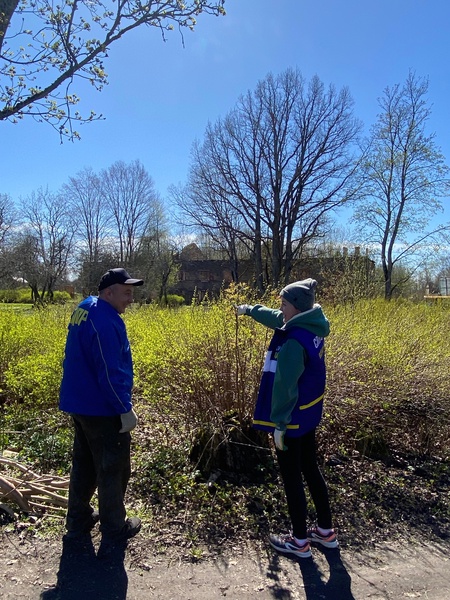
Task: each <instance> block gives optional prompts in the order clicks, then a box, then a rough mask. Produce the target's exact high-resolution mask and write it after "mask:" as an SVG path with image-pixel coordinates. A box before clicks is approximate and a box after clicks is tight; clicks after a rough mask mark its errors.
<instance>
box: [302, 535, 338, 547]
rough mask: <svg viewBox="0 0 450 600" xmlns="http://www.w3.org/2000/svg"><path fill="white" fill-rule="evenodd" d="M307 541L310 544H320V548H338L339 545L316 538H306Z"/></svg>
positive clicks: (336, 542)
mask: <svg viewBox="0 0 450 600" xmlns="http://www.w3.org/2000/svg"><path fill="white" fill-rule="evenodd" d="M308 540H309V541H310V542H313V543H316V544H320V545H321V546H324V547H325V548H339V543H338V541H337V540H333V541H332V542H325V541H324V540H321V539H320V538H316V537H312V536H311V537H308Z"/></svg>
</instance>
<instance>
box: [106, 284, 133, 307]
mask: <svg viewBox="0 0 450 600" xmlns="http://www.w3.org/2000/svg"><path fill="white" fill-rule="evenodd" d="M101 297H102V299H103V300H105V301H106V302H108V303H109V304H111V306H113V307H114V308H115V309H116V310H117V312H118V313H119V314H122V313H124V312H125V310H126V308H127V306H129V305H130V304H131V303H132V302H133V286H132V285H124V284H122V283H115V284H114V285H110V286H109V287H107V288H106V289H105V290H104V293H103V294H102V295H101Z"/></svg>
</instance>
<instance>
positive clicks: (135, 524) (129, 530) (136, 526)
mask: <svg viewBox="0 0 450 600" xmlns="http://www.w3.org/2000/svg"><path fill="white" fill-rule="evenodd" d="M140 529H141V520H140V519H139V517H129V518H128V519H127V520H126V521H125V525H124V526H123V527H122V529H120V530H119V531H116V532H112V533H104V534H103V536H102V540H104V541H105V542H106V543H116V542H121V541H123V540H129V539H130V538H132V537H134V536H135V535H137V534H138V533H139V531H140Z"/></svg>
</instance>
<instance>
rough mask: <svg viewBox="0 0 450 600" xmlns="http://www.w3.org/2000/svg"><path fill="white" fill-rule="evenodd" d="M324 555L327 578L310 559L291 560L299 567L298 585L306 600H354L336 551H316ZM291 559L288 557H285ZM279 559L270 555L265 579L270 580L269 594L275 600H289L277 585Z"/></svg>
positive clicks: (293, 557)
mask: <svg viewBox="0 0 450 600" xmlns="http://www.w3.org/2000/svg"><path fill="white" fill-rule="evenodd" d="M319 551H320V552H322V554H323V555H324V557H325V559H326V561H327V563H328V567H329V574H326V573H323V572H322V571H321V569H320V568H319V565H318V564H317V563H316V562H315V561H314V560H313V559H312V558H297V557H295V556H292V560H293V561H294V562H296V563H297V564H298V566H299V571H300V572H299V585H301V587H302V589H303V590H304V593H305V597H306V599H307V600H324V599H326V600H336V598H339V600H355V597H354V596H353V593H352V590H351V584H352V580H351V577H350V574H349V572H348V571H347V569H346V567H345V565H344V563H343V562H342V559H341V554H340V551H339V548H336V549H332V550H325V549H322V548H320V549H319ZM286 556H288V557H289V558H291V556H290V555H286ZM280 569H281V566H280V557H279V556H278V555H273V556H272V557H271V558H270V561H269V567H268V577H270V578H271V579H273V580H274V582H275V585H274V587H273V588H272V593H273V596H274V598H276V600H291V598H292V594H291V591H290V590H287V589H286V588H283V587H282V586H281V585H280V581H279V577H278V575H277V573H278V572H279V571H280Z"/></svg>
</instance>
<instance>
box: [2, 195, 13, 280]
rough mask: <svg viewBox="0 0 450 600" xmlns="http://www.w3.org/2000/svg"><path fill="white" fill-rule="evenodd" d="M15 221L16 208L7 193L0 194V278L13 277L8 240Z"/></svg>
mask: <svg viewBox="0 0 450 600" xmlns="http://www.w3.org/2000/svg"><path fill="white" fill-rule="evenodd" d="M15 221H16V210H15V208H14V205H13V202H12V200H11V198H10V196H8V194H0V278H3V277H13V276H14V275H15V272H14V269H15V267H14V264H13V262H12V261H11V260H10V241H11V235H12V233H13V227H14V222H15Z"/></svg>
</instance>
